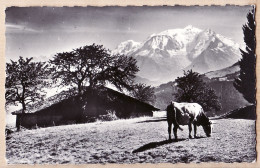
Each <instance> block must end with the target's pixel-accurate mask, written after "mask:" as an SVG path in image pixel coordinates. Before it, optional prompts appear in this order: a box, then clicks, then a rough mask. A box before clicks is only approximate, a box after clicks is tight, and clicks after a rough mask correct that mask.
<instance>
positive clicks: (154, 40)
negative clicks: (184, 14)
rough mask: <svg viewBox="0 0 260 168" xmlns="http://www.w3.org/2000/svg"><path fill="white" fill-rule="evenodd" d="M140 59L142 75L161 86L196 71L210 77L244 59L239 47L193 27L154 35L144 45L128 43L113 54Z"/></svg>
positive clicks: (212, 32) (210, 32) (219, 36)
mask: <svg viewBox="0 0 260 168" xmlns="http://www.w3.org/2000/svg"><path fill="white" fill-rule="evenodd" d="M113 53H114V54H116V53H119V54H125V55H128V56H133V57H135V58H136V59H137V62H138V63H137V64H138V66H139V68H140V72H138V75H139V76H140V77H142V78H146V79H149V80H152V81H160V83H164V82H168V81H172V80H174V79H175V78H176V77H177V76H180V75H183V70H188V69H193V70H194V71H197V72H199V73H206V72H209V71H215V70H218V69H222V68H226V67H228V66H231V65H233V64H234V63H236V62H237V61H238V60H239V59H240V57H241V56H240V53H239V45H238V44H237V43H235V42H233V41H232V40H231V39H229V38H226V37H224V36H222V35H220V34H217V33H215V32H214V31H212V30H210V29H206V30H201V29H198V28H195V27H193V26H191V25H189V26H187V27H185V28H183V29H170V30H166V31H163V32H161V33H158V34H152V35H151V36H149V37H148V38H147V39H146V40H144V41H143V42H142V43H140V42H135V41H133V40H129V41H125V42H122V43H121V44H119V46H118V47H117V48H116V49H115V50H114V51H113Z"/></svg>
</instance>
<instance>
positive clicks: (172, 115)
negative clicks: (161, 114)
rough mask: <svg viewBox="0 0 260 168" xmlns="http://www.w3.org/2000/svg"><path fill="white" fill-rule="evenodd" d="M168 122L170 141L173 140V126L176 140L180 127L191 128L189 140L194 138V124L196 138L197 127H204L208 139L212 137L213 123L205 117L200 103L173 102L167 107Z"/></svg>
mask: <svg viewBox="0 0 260 168" xmlns="http://www.w3.org/2000/svg"><path fill="white" fill-rule="evenodd" d="M167 122H168V133H169V140H171V128H172V124H173V125H174V127H173V133H174V137H175V140H178V138H177V129H178V128H179V129H181V130H182V128H181V127H180V125H188V126H189V138H192V136H191V131H192V124H193V126H194V138H196V137H197V135H196V132H197V126H202V127H203V129H204V132H205V133H206V135H207V137H210V135H211V122H210V121H209V118H208V117H207V116H206V115H205V113H204V111H203V108H202V107H201V106H200V105H199V104H198V103H177V102H171V104H170V105H168V106H167Z"/></svg>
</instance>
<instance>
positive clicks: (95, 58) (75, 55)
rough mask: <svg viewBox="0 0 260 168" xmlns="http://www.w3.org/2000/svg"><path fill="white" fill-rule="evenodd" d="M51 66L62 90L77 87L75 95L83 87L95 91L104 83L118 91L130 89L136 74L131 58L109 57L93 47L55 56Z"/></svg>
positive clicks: (106, 52) (106, 51) (82, 89)
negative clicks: (67, 87) (94, 89)
mask: <svg viewBox="0 0 260 168" xmlns="http://www.w3.org/2000/svg"><path fill="white" fill-rule="evenodd" d="M50 63H51V64H52V65H53V68H52V70H53V79H54V80H55V81H56V82H57V81H60V85H63V86H72V87H75V86H76V87H77V89H78V94H81V93H82V92H84V88H85V86H89V87H90V88H95V87H96V86H100V85H105V84H106V83H107V82H109V83H111V84H113V85H114V86H115V87H117V88H118V89H119V90H122V89H124V88H126V89H130V88H131V85H132V82H133V79H134V78H135V74H136V72H137V71H138V67H137V66H136V60H135V59H134V58H133V57H127V56H124V55H111V54H110V52H109V50H107V49H105V48H104V47H103V46H102V45H95V44H92V45H89V46H88V45H86V46H84V47H79V48H77V49H74V50H73V51H71V52H63V53H58V54H56V55H55V56H54V58H53V60H50Z"/></svg>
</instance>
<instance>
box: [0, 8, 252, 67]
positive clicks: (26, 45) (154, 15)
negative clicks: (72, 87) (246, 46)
mask: <svg viewBox="0 0 260 168" xmlns="http://www.w3.org/2000/svg"><path fill="white" fill-rule="evenodd" d="M252 8H253V7H252V6H203V7H202V6H191V7H188V6H187V7H185V6H173V7H170V6H161V7H148V6H145V7H55V8H53V7H9V8H7V9H6V24H5V25H6V61H7V62H9V61H10V59H12V60H17V59H18V58H19V56H23V57H34V60H48V59H50V58H51V57H52V56H53V55H55V54H56V53H59V52H64V51H71V50H72V49H75V48H78V47H81V46H84V45H90V44H93V43H96V44H102V45H104V47H105V48H107V49H110V50H113V49H115V48H116V46H117V45H118V44H120V43H121V42H123V41H126V40H130V39H131V40H134V41H139V42H142V41H144V40H145V39H146V38H148V37H149V36H150V35H151V34H153V33H160V32H162V31H164V30H167V29H174V28H184V27H186V26H188V25H193V26H194V27H197V28H200V29H207V28H210V29H212V30H213V31H215V32H216V33H218V34H221V35H224V36H226V37H229V38H231V39H232V40H234V41H235V42H237V43H239V44H241V45H243V31H242V25H243V24H245V23H246V21H247V20H246V15H247V13H248V11H249V10H251V9H252Z"/></svg>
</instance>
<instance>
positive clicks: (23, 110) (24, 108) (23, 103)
mask: <svg viewBox="0 0 260 168" xmlns="http://www.w3.org/2000/svg"><path fill="white" fill-rule="evenodd" d="M22 106H23V109H22V113H23V114H24V113H25V111H26V105H25V102H24V100H22Z"/></svg>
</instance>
